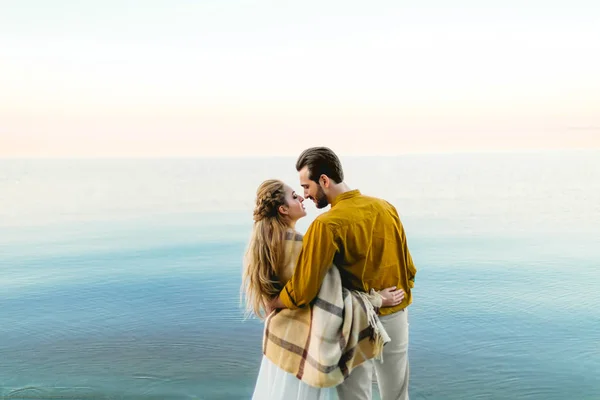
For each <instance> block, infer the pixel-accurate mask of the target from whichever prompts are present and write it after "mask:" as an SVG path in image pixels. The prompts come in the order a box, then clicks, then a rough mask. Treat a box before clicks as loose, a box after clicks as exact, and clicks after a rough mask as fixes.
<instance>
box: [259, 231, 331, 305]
mask: <svg viewBox="0 0 600 400" xmlns="http://www.w3.org/2000/svg"><path fill="white" fill-rule="evenodd" d="M337 250H338V248H337V244H336V243H335V239H334V236H333V232H331V230H330V229H329V228H328V227H327V225H325V224H324V223H322V222H321V221H319V220H315V221H314V222H313V223H312V224H311V225H310V227H309V228H308V231H307V232H306V235H304V239H303V240H302V251H301V252H300V255H299V256H298V261H297V262H296V268H295V269H294V274H293V275H292V277H291V279H290V280H289V281H288V283H287V284H286V285H285V287H284V288H283V290H281V292H280V293H279V296H278V297H276V298H275V299H274V300H273V301H272V302H271V304H270V305H271V306H272V307H273V308H291V309H296V308H300V307H303V306H305V305H307V304H309V303H310V302H311V301H312V300H313V299H314V298H315V297H317V294H318V293H319V289H320V288H321V283H322V282H323V278H324V277H325V274H326V273H327V270H328V269H329V267H331V265H332V264H333V258H334V256H335V253H336V251H337Z"/></svg>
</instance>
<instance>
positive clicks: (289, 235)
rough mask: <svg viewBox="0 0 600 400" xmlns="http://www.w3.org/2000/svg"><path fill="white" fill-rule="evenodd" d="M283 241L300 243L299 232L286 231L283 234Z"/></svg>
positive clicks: (300, 235)
mask: <svg viewBox="0 0 600 400" xmlns="http://www.w3.org/2000/svg"><path fill="white" fill-rule="evenodd" d="M285 240H291V241H294V242H301V241H302V234H301V233H300V232H297V231H295V230H293V229H288V230H287V231H286V232H285Z"/></svg>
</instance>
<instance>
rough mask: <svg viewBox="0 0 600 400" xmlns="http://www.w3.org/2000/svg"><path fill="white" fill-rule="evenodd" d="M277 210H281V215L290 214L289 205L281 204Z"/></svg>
mask: <svg viewBox="0 0 600 400" xmlns="http://www.w3.org/2000/svg"><path fill="white" fill-rule="evenodd" d="M277 210H278V211H279V214H281V215H288V208H287V206H284V205H281V206H279V208H278V209H277Z"/></svg>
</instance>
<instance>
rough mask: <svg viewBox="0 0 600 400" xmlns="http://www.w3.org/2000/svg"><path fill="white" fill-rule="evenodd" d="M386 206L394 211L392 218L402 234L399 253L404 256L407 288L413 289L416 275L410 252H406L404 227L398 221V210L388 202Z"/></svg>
mask: <svg viewBox="0 0 600 400" xmlns="http://www.w3.org/2000/svg"><path fill="white" fill-rule="evenodd" d="M388 204H389V206H390V207H391V208H392V210H393V211H394V218H396V219H397V221H398V227H399V229H400V231H401V232H402V236H401V238H402V249H401V253H402V254H403V256H404V259H403V260H402V261H403V263H404V265H405V266H406V270H407V273H408V287H410V288H414V287H415V276H416V275H417V268H416V267H415V263H414V262H413V259H412V256H411V255H410V250H408V241H407V240H406V232H405V231H404V226H403V225H402V222H401V221H400V215H399V214H398V210H396V207H394V205H393V204H391V203H389V202H388Z"/></svg>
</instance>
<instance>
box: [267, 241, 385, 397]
mask: <svg viewBox="0 0 600 400" xmlns="http://www.w3.org/2000/svg"><path fill="white" fill-rule="evenodd" d="M287 239H288V240H286V249H287V250H290V251H292V252H293V254H295V255H296V256H297V254H299V252H300V249H301V248H302V236H300V235H299V234H292V235H288V236H287ZM289 261H290V262H291V263H294V264H295V261H296V257H294V256H293V257H289ZM292 268H293V266H292ZM388 341H389V337H387V334H386V333H385V330H384V329H383V327H382V325H381V323H380V322H379V319H378V317H377V315H376V313H375V310H374V308H373V305H372V303H371V302H370V301H369V295H367V294H365V293H358V292H356V291H349V290H347V289H345V288H343V287H342V281H341V277H340V273H339V271H338V269H337V268H336V267H335V266H332V267H331V268H330V269H329V271H328V272H327V274H326V276H325V279H324V280H323V283H322V285H321V289H320V291H319V294H318V295H317V298H316V299H315V300H314V301H313V302H312V303H311V304H310V306H307V307H304V308H300V309H297V310H289V309H284V310H277V311H274V312H273V313H271V314H270V315H269V316H268V317H267V320H266V321H265V332H264V337H263V353H264V355H265V356H266V357H267V358H268V359H269V360H270V361H272V362H273V363H274V364H276V365H277V366H279V367H280V368H281V369H283V370H284V371H286V372H289V373H290V374H293V375H295V376H296V377H297V378H298V379H300V380H302V381H304V382H306V383H307V384H309V385H311V386H315V387H320V388H326V387H332V386H336V385H339V384H340V383H342V382H343V381H344V379H346V378H347V377H348V376H349V375H350V373H351V372H352V370H353V369H354V368H356V367H357V366H359V365H360V364H362V363H363V362H364V361H366V360H369V359H371V358H377V357H379V356H380V355H381V351H382V349H383V345H384V344H385V343H387V342H388Z"/></svg>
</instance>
